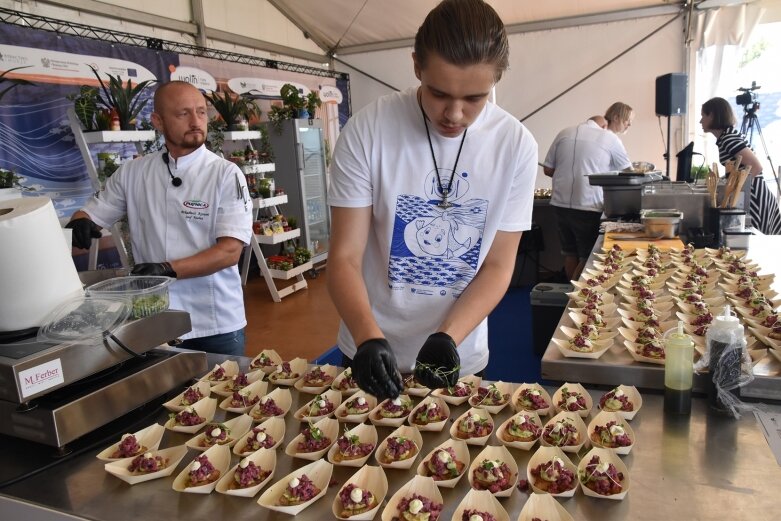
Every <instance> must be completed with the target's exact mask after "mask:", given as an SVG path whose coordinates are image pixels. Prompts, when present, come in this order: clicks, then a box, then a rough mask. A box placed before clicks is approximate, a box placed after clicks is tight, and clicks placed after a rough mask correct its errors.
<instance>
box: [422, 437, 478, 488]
mask: <svg viewBox="0 0 781 521" xmlns="http://www.w3.org/2000/svg"><path fill="white" fill-rule="evenodd" d="M468 466H469V449H468V448H467V444H466V443H465V442H464V441H462V440H452V439H451V440H448V441H445V442H444V443H442V444H441V445H439V446H437V447H435V448H434V449H432V450H431V452H429V453H428V455H427V456H426V457H425V458H424V459H423V461H422V462H421V463H420V465H418V475H420V476H428V477H431V478H432V479H433V480H434V482H435V483H436V484H437V486H439V487H446V488H453V487H455V486H456V483H458V481H459V480H460V479H461V476H463V475H464V474H466V469H467V467H468Z"/></svg>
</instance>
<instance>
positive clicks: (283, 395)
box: [248, 387, 293, 422]
mask: <svg viewBox="0 0 781 521" xmlns="http://www.w3.org/2000/svg"><path fill="white" fill-rule="evenodd" d="M264 398H271V399H272V400H274V403H275V404H277V407H279V408H280V409H281V410H282V414H280V415H279V416H277V418H284V417H285V415H287V413H288V411H290V407H291V406H292V405H293V395H292V394H291V393H290V389H283V388H281V387H277V388H276V389H274V390H273V391H271V392H270V393H268V394H267V395H266V396H262V397H261V398H260V401H258V403H256V404H255V405H254V406H253V407H252V409H250V410H249V413H248V414H249V415H250V416H251V417H252V421H254V422H261V421H265V420H267V419H268V418H269V417H265V416H264V417H260V406H261V405H263V399H264Z"/></svg>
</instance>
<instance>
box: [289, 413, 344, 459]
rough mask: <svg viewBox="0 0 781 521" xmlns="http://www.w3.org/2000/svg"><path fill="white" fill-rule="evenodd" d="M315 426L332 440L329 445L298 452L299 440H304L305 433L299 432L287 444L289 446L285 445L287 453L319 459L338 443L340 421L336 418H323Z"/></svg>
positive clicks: (302, 457) (295, 456)
mask: <svg viewBox="0 0 781 521" xmlns="http://www.w3.org/2000/svg"><path fill="white" fill-rule="evenodd" d="M314 427H316V428H318V429H320V430H321V431H322V433H323V435H324V436H327V437H328V439H329V440H330V443H329V444H328V446H327V447H325V448H323V449H320V450H318V451H316V452H298V444H299V442H302V441H304V435H303V433H302V434H299V435H298V436H296V437H295V438H293V439H292V440H290V443H288V444H287V447H285V454H287V455H288V456H290V457H292V458H300V459H305V460H310V461H314V460H318V459H320V458H322V457H323V456H324V455H325V453H326V452H328V449H330V448H331V445H333V444H334V443H336V438H338V437H339V422H338V421H336V420H334V419H333V418H323V419H321V420H320V421H318V422H317V423H315V424H314Z"/></svg>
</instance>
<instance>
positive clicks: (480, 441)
mask: <svg viewBox="0 0 781 521" xmlns="http://www.w3.org/2000/svg"><path fill="white" fill-rule="evenodd" d="M469 416H478V417H479V418H480V419H485V420H488V424H489V425H490V426H491V431H490V432H489V433H488V434H486V435H485V436H480V437H474V438H461V437H459V436H458V426H459V425H461V422H462V421H463V420H465V419H466V418H467V417H469ZM494 429H495V426H494V420H493V418H491V415H490V414H489V412H488V411H487V410H485V409H483V408H477V407H473V408H471V409H469V410H468V411H466V412H465V413H464V414H462V415H461V416H459V417H458V418H456V421H454V422H453V424H452V425H451V426H450V437H451V438H453V439H454V440H464V441H465V442H466V443H467V444H468V445H478V446H483V445H485V443H486V442H487V441H488V438H490V437H491V434H493V432H494Z"/></svg>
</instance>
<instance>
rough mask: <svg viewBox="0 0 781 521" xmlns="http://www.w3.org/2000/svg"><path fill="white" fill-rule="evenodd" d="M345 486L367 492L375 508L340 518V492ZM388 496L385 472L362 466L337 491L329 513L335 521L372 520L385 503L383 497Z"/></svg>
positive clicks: (380, 468) (378, 468) (380, 469)
mask: <svg viewBox="0 0 781 521" xmlns="http://www.w3.org/2000/svg"><path fill="white" fill-rule="evenodd" d="M347 485H355V486H356V487H358V488H360V489H363V490H368V491H369V492H371V493H372V495H373V496H374V499H375V501H376V506H375V507H374V508H372V509H371V510H367V511H366V512H361V513H360V514H355V515H352V516H349V517H342V502H341V500H340V499H339V495H340V494H341V491H342V490H343V489H344V488H345V487H347ZM387 494H388V478H387V477H386V476H385V471H384V470H382V467H371V466H369V465H364V466H362V467H361V468H360V469H358V471H357V472H356V473H355V474H353V475H352V476H350V478H349V479H348V480H347V481H346V482H345V484H344V486H343V487H342V488H341V489H339V492H338V493H337V494H336V497H334V502H333V504H332V505H331V512H332V513H333V515H334V517H335V518H336V519H343V520H348V519H349V520H350V521H368V520H371V519H374V516H375V515H377V512H378V511H379V509H380V505H382V502H383V501H385V496H386V495H387Z"/></svg>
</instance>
